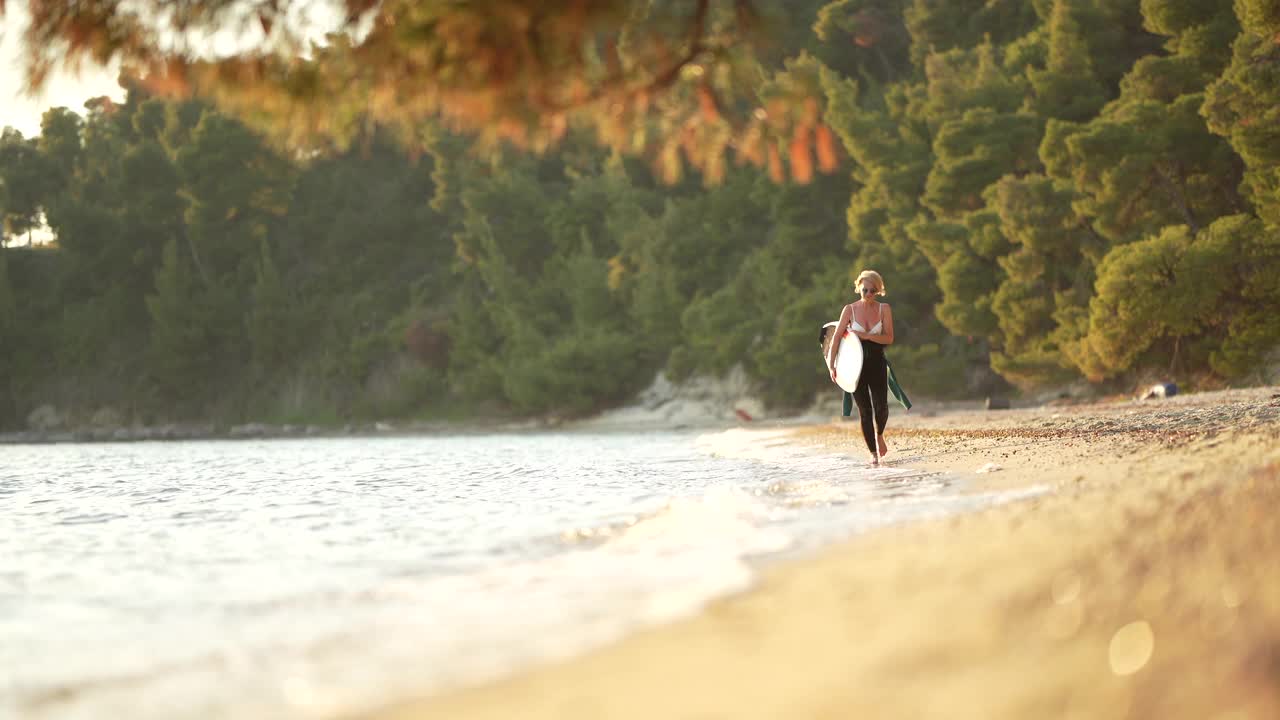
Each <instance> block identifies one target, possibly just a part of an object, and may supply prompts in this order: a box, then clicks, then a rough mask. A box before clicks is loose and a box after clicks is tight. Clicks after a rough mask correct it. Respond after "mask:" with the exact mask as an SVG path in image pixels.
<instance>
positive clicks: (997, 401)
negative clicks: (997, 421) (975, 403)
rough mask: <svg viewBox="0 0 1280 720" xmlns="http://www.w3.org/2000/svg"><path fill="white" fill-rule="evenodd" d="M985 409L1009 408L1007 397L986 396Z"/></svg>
mask: <svg viewBox="0 0 1280 720" xmlns="http://www.w3.org/2000/svg"><path fill="white" fill-rule="evenodd" d="M987 409H988V410H1008V409H1009V398H1003V397H988V398H987Z"/></svg>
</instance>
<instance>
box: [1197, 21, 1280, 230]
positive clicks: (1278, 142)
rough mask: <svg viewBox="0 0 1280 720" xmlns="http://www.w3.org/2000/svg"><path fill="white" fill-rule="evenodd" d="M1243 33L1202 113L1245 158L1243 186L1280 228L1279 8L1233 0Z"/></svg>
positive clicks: (1262, 212) (1259, 211)
mask: <svg viewBox="0 0 1280 720" xmlns="http://www.w3.org/2000/svg"><path fill="white" fill-rule="evenodd" d="M1235 9H1236V13H1237V14H1238V15H1239V20H1240V24H1241V26H1242V27H1243V30H1244V31H1243V32H1241V33H1240V35H1239V36H1238V37H1237V38H1236V40H1235V43H1234V45H1233V46H1232V55H1231V63H1230V65H1229V66H1228V67H1227V68H1226V70H1225V72H1223V73H1222V76H1221V77H1220V78H1218V79H1217V80H1216V81H1215V82H1214V83H1213V84H1212V85H1211V86H1210V87H1209V89H1208V91H1207V92H1206V101H1205V106H1204V113H1205V115H1206V117H1207V118H1208V120H1209V127H1210V129H1211V130H1213V132H1215V133H1217V134H1219V135H1222V136H1224V137H1226V138H1227V140H1228V141H1229V142H1230V143H1231V147H1232V148H1233V149H1234V150H1235V152H1236V153H1237V154H1238V155H1239V156H1240V159H1241V160H1242V161H1243V162H1244V166H1245V173H1244V185H1243V187H1242V191H1243V193H1244V195H1245V196H1246V197H1248V198H1249V200H1250V202H1251V203H1252V204H1253V207H1254V208H1255V211H1256V212H1257V214H1258V216H1259V217H1261V218H1262V219H1263V220H1265V221H1266V222H1267V224H1268V225H1270V226H1271V227H1273V228H1275V227H1280V130H1277V128H1280V42H1277V37H1278V36H1280V9H1278V8H1277V6H1276V3H1274V2H1272V1H1271V0H1239V1H1238V2H1236V3H1235Z"/></svg>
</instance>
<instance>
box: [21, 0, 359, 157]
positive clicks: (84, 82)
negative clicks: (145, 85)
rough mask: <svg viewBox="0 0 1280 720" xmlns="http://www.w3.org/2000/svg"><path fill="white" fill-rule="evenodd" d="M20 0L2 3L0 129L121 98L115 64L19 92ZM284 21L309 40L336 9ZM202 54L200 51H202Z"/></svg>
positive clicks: (215, 50)
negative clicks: (99, 100)
mask: <svg viewBox="0 0 1280 720" xmlns="http://www.w3.org/2000/svg"><path fill="white" fill-rule="evenodd" d="M23 5H24V4H23V3H21V2H11V3H8V4H7V5H6V8H5V14H4V17H3V19H0V128H4V127H5V126H11V127H15V128H17V129H18V130H21V131H22V134H23V135H25V136H27V137H31V136H33V135H38V134H40V117H41V116H42V115H43V114H44V112H45V110H48V109H49V108H51V107H67V108H70V109H71V110H73V111H75V112H77V113H80V114H83V113H84V111H85V110H84V101H85V100H88V99H90V98H95V97H100V96H102V95H108V96H110V97H111V99H113V100H117V101H119V100H123V99H124V90H123V89H121V88H120V85H119V84H117V83H116V77H117V74H118V72H117V71H118V68H116V67H112V68H107V69H102V68H96V67H86V68H85V69H84V71H83V72H81V73H79V74H72V73H70V72H58V73H54V74H53V75H52V76H50V78H49V80H48V81H47V82H46V83H45V87H44V88H43V90H42V92H41V94H40V95H39V96H35V97H33V96H31V95H28V94H27V93H26V92H25V87H26V81H25V78H24V76H23V71H22V62H21V60H20V57H21V44H22V43H21V40H22V37H21V36H22V32H23V30H25V29H26V26H27V22H28V18H29V16H28V15H27V11H26V8H25V7H23ZM289 9H290V12H289V20H288V21H287V22H289V24H290V25H291V26H292V27H295V28H298V29H301V30H302V31H303V32H304V33H305V35H306V36H307V37H308V38H310V39H311V40H312V41H313V42H320V41H322V39H323V37H324V34H325V32H326V31H327V30H328V29H331V28H334V27H336V26H337V25H338V23H339V20H340V18H341V14H340V11H339V10H338V9H337V8H336V6H335V4H334V3H333V2H332V0H323V1H317V2H299V3H295V4H294V5H293V6H291V7H290V8H289ZM262 39H263V38H262V35H261V33H254V32H251V33H249V34H248V35H246V36H241V35H239V34H237V33H234V32H219V33H217V34H216V35H213V36H212V37H210V38H209V39H208V41H207V43H201V45H203V46H205V47H206V48H207V50H208V52H210V53H212V54H215V55H217V54H223V53H230V52H234V51H235V50H236V48H237V47H241V48H243V47H245V46H251V45H255V44H258V43H260V42H262ZM202 54H203V53H202Z"/></svg>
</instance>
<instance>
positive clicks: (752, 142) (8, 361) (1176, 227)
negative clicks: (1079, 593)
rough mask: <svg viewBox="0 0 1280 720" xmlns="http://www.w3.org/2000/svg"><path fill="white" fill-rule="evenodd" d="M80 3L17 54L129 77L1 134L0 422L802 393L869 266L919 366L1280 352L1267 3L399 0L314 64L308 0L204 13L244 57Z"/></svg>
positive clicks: (1093, 368) (1038, 377)
mask: <svg viewBox="0 0 1280 720" xmlns="http://www.w3.org/2000/svg"><path fill="white" fill-rule="evenodd" d="M63 5H65V4H58V3H35V4H33V7H35V11H34V12H33V17H34V18H35V23H34V24H33V26H32V27H31V28H30V29H29V32H28V34H27V37H28V40H29V42H31V41H35V42H36V45H33V46H32V47H33V48H35V49H34V50H31V48H29V53H28V56H29V57H28V59H29V60H31V63H30V65H29V68H28V69H30V70H33V71H35V72H36V74H39V73H40V72H41V71H42V70H44V69H47V67H49V62H52V61H54V60H57V59H59V58H60V57H63V56H64V55H65V54H67V52H66V50H67V49H66V47H61V46H58V45H57V44H56V43H53V42H51V41H52V40H54V39H56V38H63V39H68V40H69V41H73V45H74V47H72V48H71V50H70V55H71V56H73V57H74V56H78V55H80V54H83V53H84V52H95V53H97V57H98V58H99V59H106V58H110V57H117V58H120V59H122V60H124V61H125V64H126V66H127V67H126V69H127V72H126V73H125V74H124V76H123V79H122V82H123V84H124V86H125V90H126V96H125V99H124V101H123V102H120V103H115V102H112V101H110V100H108V99H106V98H97V99H92V100H90V101H89V102H87V103H86V104H85V108H84V111H83V112H79V113H77V112H72V111H70V110H67V109H65V108H55V109H53V110H51V111H49V113H47V114H46V115H45V117H44V122H43V125H42V130H41V134H40V135H39V136H38V137H35V138H26V137H23V136H22V135H21V134H19V133H16V132H15V131H12V130H9V131H6V132H5V133H4V135H3V136H2V137H0V214H2V215H3V217H4V218H5V233H4V235H3V238H2V239H3V242H2V243H0V245H2V246H4V247H3V248H0V257H3V259H4V262H5V263H6V264H7V265H8V270H7V274H5V273H0V326H3V328H4V329H3V330H0V332H2V333H4V334H3V338H2V339H3V341H4V342H3V346H0V351H2V352H3V354H2V355H0V364H2V365H0V371H2V372H3V373H4V374H5V377H6V383H7V384H6V385H4V386H3V388H0V389H3V390H4V392H3V393H0V423H9V424H12V423H14V422H16V421H18V420H19V419H20V418H21V416H22V414H23V411H24V408H30V407H31V406H33V405H34V404H36V403H38V402H43V401H47V399H48V398H57V399H58V400H59V401H60V402H62V401H63V400H62V398H74V400H72V401H70V402H73V403H79V404H80V405H82V406H84V407H86V408H92V407H94V406H98V405H102V404H116V405H121V406H125V407H128V408H130V409H131V412H134V413H135V414H137V415H139V416H143V417H148V418H178V417H196V416H199V417H209V416H215V417H220V418H225V419H239V418H244V417H250V416H252V417H261V416H268V417H278V418H298V419H304V418H324V419H328V420H333V421H336V420H339V419H344V418H357V417H384V416H386V415H413V414H417V413H423V414H430V413H433V412H445V411H446V410H447V409H449V408H456V407H458V406H462V407H464V408H467V409H468V411H472V412H478V411H483V412H490V413H514V414H519V415H545V416H556V417H571V416H578V415H583V414H587V413H591V412H594V411H597V410H599V409H602V408H605V407H609V406H611V405H616V404H618V403H622V402H625V401H627V400H628V399H629V398H630V397H632V396H633V395H634V394H635V393H636V392H637V391H638V390H639V389H641V388H643V387H645V386H646V385H647V384H648V383H650V382H651V381H652V380H653V378H654V377H655V375H656V374H657V373H659V372H666V373H667V374H668V375H669V376H670V377H672V378H675V379H684V378H687V377H690V376H693V375H699V374H709V375H716V374H723V373H727V372H729V371H731V370H733V369H735V368H741V370H742V371H743V372H745V374H746V376H747V377H748V378H749V379H750V380H751V381H752V382H753V383H754V385H755V389H756V391H757V392H758V393H759V394H760V396H761V397H763V398H764V399H765V400H766V401H767V402H768V403H769V404H770V405H771V406H773V407H775V408H796V407H803V406H807V405H808V404H809V403H811V402H812V400H813V398H814V397H815V394H818V395H820V394H821V393H823V392H830V393H831V394H830V397H832V398H834V397H836V395H835V393H834V392H832V391H831V386H830V384H829V380H827V379H826V377H825V375H824V373H823V368H822V366H821V364H820V362H819V361H818V358H817V343H816V339H817V328H818V327H819V326H820V325H821V324H822V323H823V322H826V321H829V320H833V319H835V318H836V317H837V316H838V313H839V312H840V308H841V306H842V305H843V304H844V303H847V302H850V301H852V300H853V299H854V296H853V292H852V282H851V281H852V279H853V277H855V276H856V274H857V273H858V272H859V271H860V270H863V269H867V268H871V269H875V270H878V271H880V272H881V273H882V274H883V275H884V276H885V278H886V280H887V282H888V289H889V295H888V297H887V298H886V300H887V301H888V302H890V303H891V304H892V305H893V307H894V311H895V312H894V315H895V329H896V335H897V342H896V343H895V345H894V346H893V347H892V348H891V349H890V350H889V355H890V357H891V359H892V360H893V362H894V366H895V369H896V370H897V371H898V374H899V376H900V377H901V378H902V380H903V381H904V383H906V384H907V386H908V388H909V389H910V390H911V391H912V393H913V394H915V395H918V396H919V395H930V394H934V395H946V394H949V393H950V394H969V393H975V392H983V391H986V390H990V389H992V388H998V387H1001V385H1002V384H1003V383H1013V384H1015V385H1018V386H1021V387H1025V388H1035V387H1038V386H1046V385H1053V384H1055V383H1060V382H1069V381H1073V380H1076V379H1080V378H1084V379H1087V380H1090V381H1093V382H1097V383H1104V384H1108V386H1109V387H1110V388H1112V389H1117V388H1122V387H1124V386H1125V384H1127V383H1132V382H1137V381H1138V380H1145V379H1147V378H1148V376H1156V375H1159V376H1162V377H1174V378H1177V379H1180V380H1182V381H1184V382H1188V383H1191V384H1195V383H1197V382H1202V381H1203V382H1210V381H1211V382H1213V383H1221V382H1224V381H1225V382H1246V381H1249V380H1251V379H1256V378H1257V377H1258V375H1257V372H1258V369H1259V368H1262V367H1265V366H1266V363H1268V362H1270V360H1268V358H1270V357H1273V356H1272V355H1271V353H1273V352H1274V349H1275V347H1276V345H1277V343H1280V328H1278V327H1277V325H1276V320H1275V318H1274V316H1275V315H1276V313H1274V312H1272V309H1274V308H1275V307H1276V306H1277V305H1278V301H1280V294H1278V293H1280V290H1278V289H1277V286H1276V284H1275V283H1276V278H1280V257H1278V255H1277V240H1276V238H1277V233H1278V232H1280V190H1278V188H1280V149H1278V148H1280V135H1277V132H1276V130H1275V128H1276V126H1277V125H1278V124H1280V122H1278V121H1280V116H1278V115H1277V110H1276V108H1277V106H1280V96H1278V95H1277V90H1276V88H1277V87H1280V81H1278V80H1280V74H1278V71H1277V68H1278V67H1280V60H1278V58H1280V56H1278V55H1277V52H1278V51H1277V48H1278V47H1280V45H1277V43H1276V37H1277V32H1280V20H1277V18H1278V17H1280V15H1278V14H1277V12H1276V11H1275V8H1274V5H1275V4H1274V2H1271V1H1270V0H1238V1H1237V2H1234V3H1232V2H1228V1H1227V0H1213V1H1209V2H1201V1H1200V0H1143V1H1142V2H1135V1H1134V0H997V1H991V0H960V1H952V0H947V1H946V2H943V1H942V0H834V1H832V2H822V0H805V1H804V2H800V3H789V2H781V1H780V0H757V1H755V2H751V3H730V2H713V1H711V0H708V1H707V2H701V1H700V0H690V1H689V2H687V3H655V2H649V1H648V0H636V1H634V2H633V1H630V0H626V1H622V0H619V1H618V2H606V3H588V4H585V5H584V4H580V3H569V2H566V3H552V4H546V3H533V2H526V1H525V0H519V1H517V2H512V3H508V4H505V5H503V7H504V8H505V10H504V11H503V12H497V11H495V10H494V9H493V6H492V5H491V4H488V3H473V2H459V3H446V4H441V3H425V2H414V1H412V0H396V1H395V2H387V3H375V4H364V3H351V4H350V6H349V10H351V15H350V18H348V19H345V20H343V21H341V22H340V25H341V27H340V28H339V29H340V30H343V32H340V33H339V34H337V35H334V36H331V37H330V38H329V40H328V41H327V44H324V45H323V46H321V47H318V48H316V49H315V50H314V52H311V53H309V54H308V59H306V60H299V59H298V58H297V57H294V56H293V55H292V54H291V53H292V52H293V51H292V50H291V49H290V48H289V47H288V43H285V42H279V41H283V40H286V39H288V36H289V35H290V34H291V33H293V32H295V31H296V30H297V28H296V27H293V26H291V25H290V23H289V22H287V21H286V20H285V19H284V18H285V17H286V15H281V14H279V13H281V12H284V13H287V12H288V9H289V8H288V6H289V5H290V3H220V2H217V3H198V2H197V3H187V4H186V5H185V6H184V7H186V8H187V12H188V14H187V16H185V21H186V22H188V23H189V27H191V28H197V29H198V28H210V27H221V26H223V25H224V24H226V23H228V22H232V21H234V20H235V19H236V18H240V19H248V20H249V21H251V22H252V23H254V24H257V25H259V29H260V31H262V32H265V34H266V35H267V36H269V37H270V38H271V39H272V40H273V41H275V42H276V43H277V44H272V45H271V49H270V50H269V51H263V52H262V53H256V52H250V53H246V54H241V55H236V56H229V57H226V58H223V59H221V60H218V61H216V62H207V61H193V60H192V59H191V58H186V57H174V56H172V54H171V53H170V52H169V51H168V50H166V49H164V48H159V49H157V48H155V47H148V45H147V43H146V42H144V41H140V40H138V37H140V36H138V35H136V34H135V33H136V31H138V30H139V26H137V25H136V24H131V23H136V22H140V20H139V19H140V18H143V17H144V15H139V14H136V13H135V11H137V10H138V9H139V8H145V7H146V6H148V3H146V2H143V3H131V4H123V5H122V4H118V3H80V4H77V5H76V7H74V8H70V9H67V8H63V7H60V6H63ZM575 8H576V9H577V10H576V11H575ZM534 9H537V10H539V12H536V13H535V12H532V10H534ZM64 10H65V12H64ZM735 10H741V11H742V12H735ZM578 11H580V12H578ZM156 17H161V18H162V19H161V20H159V21H156V22H159V23H161V24H163V23H166V22H168V21H169V20H168V18H170V17H174V18H177V17H178V16H177V15H173V16H170V15H159V16H156ZM393 21H394V22H393ZM104 22H105V23H107V24H108V26H109V27H112V28H114V29H115V32H116V34H108V35H105V36H104V35H102V34H100V33H99V34H96V35H95V34H94V30H95V28H97V29H100V28H101V27H102V23H104ZM361 22H364V23H368V24H369V28H370V31H369V33H368V34H367V35H361V34H359V33H350V32H346V31H349V30H351V28H353V27H355V26H356V24H358V23H361ZM112 23H116V24H112ZM153 29H154V28H153ZM93 37H96V38H98V40H97V41H95V42H100V43H102V45H101V47H96V46H94V45H93V44H92V43H87V41H86V40H85V38H93ZM131 37H132V38H133V40H129V38H131ZM748 37H749V38H750V39H751V43H750V44H743V43H740V42H738V41H740V40H743V39H745V38H748ZM143 40H145V38H143ZM41 43H43V44H41ZM86 43H87V44H86ZM535 46H536V47H537V48H538V52H537V53H534V54H533V55H530V54H529V53H530V52H531V50H530V48H533V47H535ZM60 47H61V49H59V48H60ZM427 51H439V52H438V53H436V54H435V55H433V54H432V53H431V52H427ZM148 53H150V54H148ZM513 59H514V61H518V62H514V61H513ZM166 84H167V85H166ZM184 88H185V89H186V90H198V91H200V92H201V93H202V94H201V96H200V97H192V98H186V99H175V98H174V97H172V96H171V95H170V94H169V92H168V91H169V90H173V91H180V90H183V89H184ZM178 94H179V95H181V92H179V93H178ZM319 106H323V107H319ZM321 110H322V111H321ZM282 119H283V120H284V122H283V123H282V122H281V120H282ZM263 130H266V131H267V132H266V133H265V134H263V133H262V131H263ZM281 140H285V141H289V142H288V143H287V144H280V142H279V141H281ZM477 140H478V142H477ZM530 149H532V150H535V151H538V152H533V153H530V152H527V151H528V150H530ZM760 168H763V169H764V172H761V170H760ZM795 180H799V181H802V182H792V181H795ZM45 241H47V242H45ZM42 242H43V244H42ZM29 243H30V244H31V245H32V246H31V247H27V245H28V244H29ZM6 280H7V284H5V281H6ZM1006 389H1007V388H1006Z"/></svg>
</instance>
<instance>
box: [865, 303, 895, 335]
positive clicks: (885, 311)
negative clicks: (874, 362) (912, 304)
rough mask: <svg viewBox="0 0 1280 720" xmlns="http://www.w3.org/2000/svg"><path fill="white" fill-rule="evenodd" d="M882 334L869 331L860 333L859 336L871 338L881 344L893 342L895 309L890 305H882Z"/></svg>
mask: <svg viewBox="0 0 1280 720" xmlns="http://www.w3.org/2000/svg"><path fill="white" fill-rule="evenodd" d="M880 313H881V314H880V334H879V335H871V334H869V333H858V337H860V338H862V339H863V340H870V341H871V342H873V343H879V344H880V345H892V344H893V311H892V308H890V307H889V306H888V305H881V306H880Z"/></svg>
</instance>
